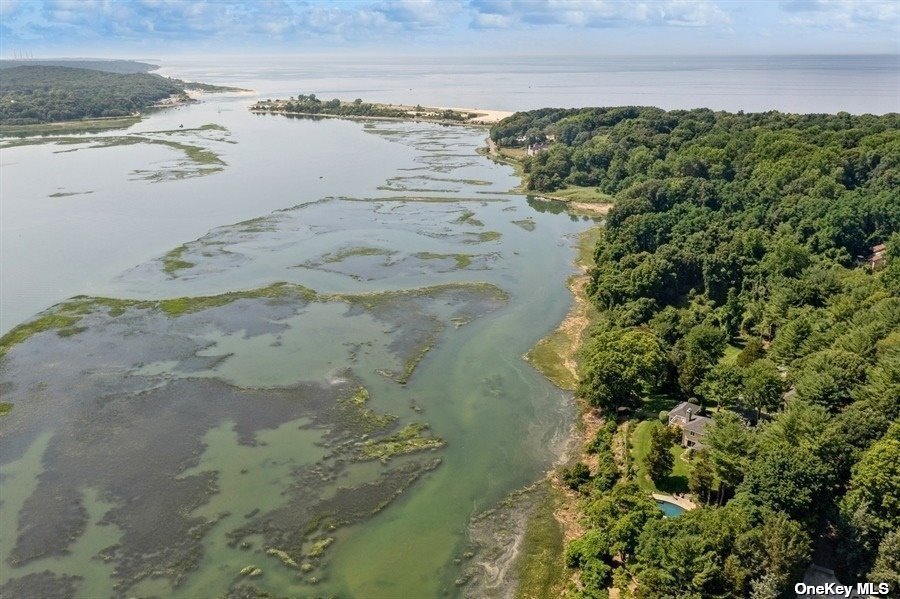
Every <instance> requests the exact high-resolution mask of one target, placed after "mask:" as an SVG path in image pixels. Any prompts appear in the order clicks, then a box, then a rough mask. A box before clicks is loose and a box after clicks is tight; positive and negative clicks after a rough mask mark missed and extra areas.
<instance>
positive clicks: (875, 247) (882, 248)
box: [872, 243, 887, 254]
mask: <svg viewBox="0 0 900 599" xmlns="http://www.w3.org/2000/svg"><path fill="white" fill-rule="evenodd" d="M886 249H887V246H886V245H885V244H883V243H879V244H878V245H873V246H872V252H873V253H876V254H877V253H878V252H883V251H885V250H886Z"/></svg>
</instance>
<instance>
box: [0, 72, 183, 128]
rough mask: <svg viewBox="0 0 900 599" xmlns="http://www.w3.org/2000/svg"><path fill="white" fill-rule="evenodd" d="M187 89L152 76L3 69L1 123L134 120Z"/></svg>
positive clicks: (0, 87)
mask: <svg viewBox="0 0 900 599" xmlns="http://www.w3.org/2000/svg"><path fill="white" fill-rule="evenodd" d="M184 89H185V88H184V86H183V85H182V84H181V83H179V82H175V81H172V80H170V79H166V78H165V77H160V76H159V75H150V74H147V73H131V74H118V73H107V72H103V71H95V70H91V69H73V68H69V67H52V66H51V67H44V66H21V67H14V68H10V69H2V70H0V123H2V124H4V125H29V124H33V123H43V122H51V121H68V120H73V119H81V118H97V117H115V116H128V115H130V114H134V113H135V112H139V111H141V110H143V109H145V108H148V107H149V106H152V105H153V104H155V103H156V102H159V101H160V100H163V99H164V98H168V97H169V96H172V95H183V94H184Z"/></svg>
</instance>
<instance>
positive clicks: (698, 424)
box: [669, 401, 712, 449]
mask: <svg viewBox="0 0 900 599" xmlns="http://www.w3.org/2000/svg"><path fill="white" fill-rule="evenodd" d="M702 411H703V409H702V408H701V407H700V406H698V405H697V404H694V403H691V402H689V401H683V402H681V403H680V404H678V405H677V406H675V407H674V408H672V410H671V411H669V426H674V427H677V428H679V429H681V446H682V447H688V448H693V449H702V448H703V443H702V441H703V436H704V435H705V434H706V426H707V425H708V424H709V423H710V422H712V418H708V417H706V416H701V415H700V413H701V412H702Z"/></svg>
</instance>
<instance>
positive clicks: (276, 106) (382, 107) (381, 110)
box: [252, 94, 476, 121]
mask: <svg viewBox="0 0 900 599" xmlns="http://www.w3.org/2000/svg"><path fill="white" fill-rule="evenodd" d="M252 110H258V111H267V112H268V111H273V112H286V113H292V112H293V113H298V114H326V115H333V116H373V117H389V118H403V119H407V118H416V117H420V118H423V119H430V120H442V121H466V120H468V119H470V118H472V117H474V116H476V115H474V114H470V113H466V112H459V111H456V110H450V109H440V110H435V109H429V108H423V107H422V106H416V107H415V108H412V109H409V108H401V107H396V106H392V105H386V104H373V103H370V102H363V101H362V99H360V98H357V99H355V100H353V101H352V102H341V101H340V100H338V99H337V98H334V99H332V100H321V99H319V98H317V97H316V95H315V94H309V95H305V94H298V95H297V97H296V98H294V97H291V98H290V99H289V100H261V101H259V102H257V103H256V104H255V105H254V106H253V107H252Z"/></svg>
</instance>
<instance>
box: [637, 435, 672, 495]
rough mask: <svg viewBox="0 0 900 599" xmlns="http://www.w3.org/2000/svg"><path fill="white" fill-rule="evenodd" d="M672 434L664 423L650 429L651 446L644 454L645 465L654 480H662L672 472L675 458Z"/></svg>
mask: <svg viewBox="0 0 900 599" xmlns="http://www.w3.org/2000/svg"><path fill="white" fill-rule="evenodd" d="M671 447H672V434H671V433H670V432H669V430H668V428H667V427H665V426H662V425H654V426H653V428H651V429H650V447H649V449H648V450H647V453H646V455H644V467H645V468H647V472H648V473H649V474H650V478H651V479H653V481H654V482H660V481H661V480H663V479H665V478H666V477H667V476H669V475H670V474H671V473H672V466H673V465H674V464H675V458H674V457H673V456H672V452H671V451H670V449H671Z"/></svg>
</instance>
